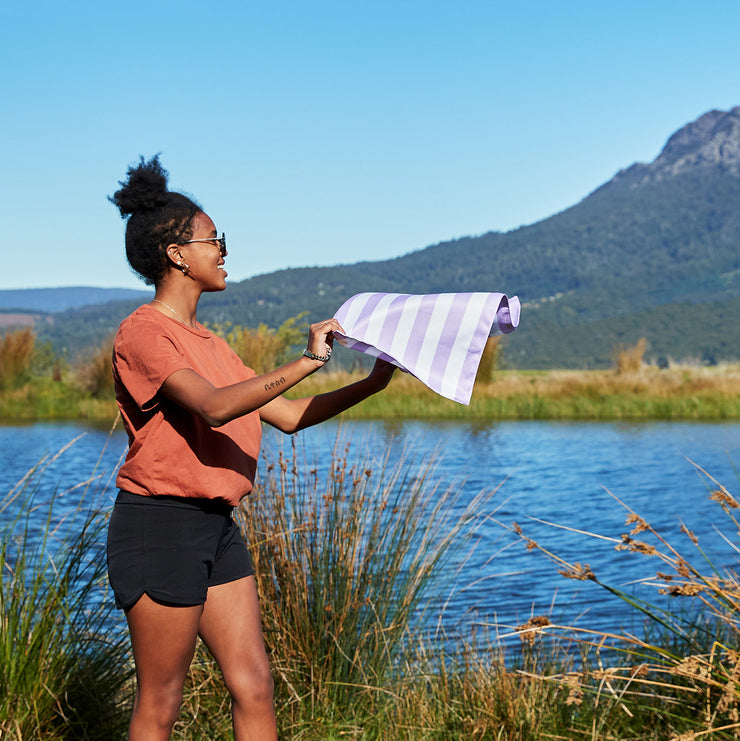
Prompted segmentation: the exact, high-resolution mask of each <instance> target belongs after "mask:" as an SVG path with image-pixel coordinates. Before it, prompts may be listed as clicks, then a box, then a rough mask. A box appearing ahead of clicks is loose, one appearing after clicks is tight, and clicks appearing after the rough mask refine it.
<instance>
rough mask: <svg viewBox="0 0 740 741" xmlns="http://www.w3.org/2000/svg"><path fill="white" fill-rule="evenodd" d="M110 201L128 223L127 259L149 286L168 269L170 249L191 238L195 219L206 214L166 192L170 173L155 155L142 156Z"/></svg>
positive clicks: (182, 197)
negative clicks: (172, 245)
mask: <svg viewBox="0 0 740 741" xmlns="http://www.w3.org/2000/svg"><path fill="white" fill-rule="evenodd" d="M126 175H127V179H126V180H125V181H119V183H118V184H119V185H120V186H121V188H120V190H117V191H116V192H115V193H114V194H113V195H112V196H108V200H109V201H110V202H111V203H113V204H115V205H116V206H117V207H118V210H119V211H120V212H121V218H123V219H127V220H128V221H127V223H126V257H127V258H128V262H129V265H131V267H132V268H133V270H134V271H135V272H136V273H138V274H139V275H140V276H141V278H143V280H144V282H145V283H146V284H147V285H156V284H157V283H159V281H160V280H161V279H162V276H163V275H164V274H165V272H166V271H167V268H168V260H167V254H166V250H167V246H168V245H170V244H178V243H180V242H184V241H186V240H188V239H190V238H191V237H192V224H193V218H194V217H195V215H196V214H198V213H200V212H202V211H203V209H202V208H201V207H200V205H198V204H197V203H196V202H195V201H194V200H192V198H190V197H188V196H186V195H183V194H182V193H176V192H173V191H170V190H168V189H167V178H168V173H167V170H165V169H164V168H163V167H162V164H161V163H160V161H159V155H158V154H155V155H154V157H152V158H151V159H150V160H149V161H148V162H147V161H146V160H145V159H144V157H143V156H142V157H140V159H139V163H138V164H137V165H131V166H130V167H129V168H128V171H127V173H126Z"/></svg>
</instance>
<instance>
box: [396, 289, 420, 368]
mask: <svg viewBox="0 0 740 741" xmlns="http://www.w3.org/2000/svg"><path fill="white" fill-rule="evenodd" d="M421 298H422V297H421V296H409V297H408V298H407V299H406V300H405V301H404V302H403V306H402V309H401V316H399V317H398V324H397V325H396V333H395V335H394V337H393V342H392V343H391V347H390V350H389V352H388V354H389V355H392V356H393V357H394V358H403V357H404V356H405V355H406V351H407V350H408V346H409V339H410V338H411V330H412V329H413V328H414V322H415V321H416V317H417V315H418V313H419V306H420V305H421Z"/></svg>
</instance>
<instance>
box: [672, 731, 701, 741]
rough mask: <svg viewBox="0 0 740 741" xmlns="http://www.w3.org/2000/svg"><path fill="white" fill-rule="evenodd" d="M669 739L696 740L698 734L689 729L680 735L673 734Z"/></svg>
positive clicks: (677, 740)
mask: <svg viewBox="0 0 740 741" xmlns="http://www.w3.org/2000/svg"><path fill="white" fill-rule="evenodd" d="M669 741H696V734H695V733H694V732H693V731H687V732H686V733H680V734H679V735H678V736H671V737H670V739H669Z"/></svg>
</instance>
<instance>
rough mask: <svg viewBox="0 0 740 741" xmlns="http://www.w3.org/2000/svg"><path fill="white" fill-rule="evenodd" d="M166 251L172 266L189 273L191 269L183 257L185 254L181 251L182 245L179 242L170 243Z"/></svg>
mask: <svg viewBox="0 0 740 741" xmlns="http://www.w3.org/2000/svg"><path fill="white" fill-rule="evenodd" d="M165 253H166V255H167V259H168V260H169V261H170V263H171V265H172V267H174V268H176V269H177V270H182V272H183V273H185V274H186V275H187V271H188V270H189V265H187V264H186V262H185V260H184V258H183V254H182V252H181V251H180V245H179V244H170V245H168V246H167V249H166V250H165Z"/></svg>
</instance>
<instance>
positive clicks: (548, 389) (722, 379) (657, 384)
mask: <svg viewBox="0 0 740 741" xmlns="http://www.w3.org/2000/svg"><path fill="white" fill-rule="evenodd" d="M363 375H364V374H363V373H361V372H354V373H350V372H346V371H332V370H330V369H328V368H327V369H326V370H325V371H319V372H318V373H317V374H315V375H314V376H311V377H309V378H307V379H306V380H304V381H303V382H302V383H301V384H299V385H298V386H297V387H295V388H294V389H291V390H290V391H288V392H287V396H302V395H306V396H308V395H311V394H315V393H322V392H324V391H330V390H331V389H333V388H336V387H337V386H339V385H342V384H346V383H351V382H352V381H354V380H359V379H360V378H362V377H363ZM116 415H117V409H116V405H115V401H114V399H113V395H112V388H110V389H106V390H105V391H104V392H91V391H89V390H87V389H86V388H85V386H84V384H81V383H80V382H79V380H78V379H77V378H67V379H60V380H53V379H50V378H33V379H30V380H28V381H27V382H25V383H23V384H22V385H19V386H17V387H15V388H10V389H0V419H2V421H3V423H12V422H20V423H24V422H33V421H51V420H87V421H90V422H93V423H105V424H107V423H110V422H111V421H112V420H113V419H115V417H116ZM343 416H344V417H345V418H347V419H368V420H398V419H409V420H412V419H417V420H458V421H465V420H469V421H471V422H480V421H481V420H583V421H588V420H594V421H597V420H691V421H704V420H706V421H716V420H737V419H740V364H737V365H735V364H733V365H718V366H714V367H702V366H690V365H682V366H677V367H671V368H668V369H665V370H659V369H658V368H655V367H648V366H646V367H643V368H641V369H640V370H638V371H635V372H630V373H616V372H615V371H614V370H611V369H610V370H584V371H573V370H549V371H513V370H507V371H496V372H495V378H494V379H493V380H491V381H487V382H477V383H476V386H475V389H474V391H473V397H472V399H471V402H470V404H469V405H468V406H466V405H463V404H458V403H457V402H454V401H450V400H448V399H445V398H443V397H441V396H439V395H438V394H435V393H434V392H432V391H430V390H429V389H428V388H426V387H425V386H424V385H423V384H422V383H421V382H420V381H418V380H417V379H415V378H413V377H411V376H409V375H407V374H404V373H400V372H399V373H396V376H395V377H394V378H393V379H392V381H391V383H390V385H389V386H388V388H387V389H386V390H385V391H384V392H383V393H382V394H378V395H376V396H372V397H370V398H369V399H367V400H365V401H364V402H363V403H362V404H360V405H359V406H358V407H355V408H353V409H351V410H349V411H347V412H345V413H344V414H343Z"/></svg>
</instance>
